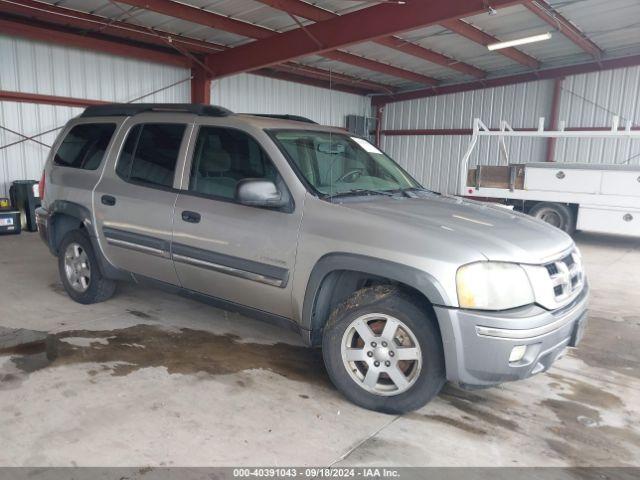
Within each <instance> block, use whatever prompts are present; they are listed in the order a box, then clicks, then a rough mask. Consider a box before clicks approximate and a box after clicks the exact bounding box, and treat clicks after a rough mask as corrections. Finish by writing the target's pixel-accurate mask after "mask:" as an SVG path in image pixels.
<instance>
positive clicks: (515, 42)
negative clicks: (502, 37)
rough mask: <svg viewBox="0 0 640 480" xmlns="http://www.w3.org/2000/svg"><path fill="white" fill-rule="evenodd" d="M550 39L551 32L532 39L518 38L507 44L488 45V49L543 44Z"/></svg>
mask: <svg viewBox="0 0 640 480" xmlns="http://www.w3.org/2000/svg"><path fill="white" fill-rule="evenodd" d="M550 38H551V32H547V33H543V34H541V35H533V36H532V37H524V38H516V39H515V40H507V41H506V42H498V43H491V44H489V45H487V48H488V49H489V50H500V49H502V48H509V47H516V46H518V45H525V44H527V43H535V42H542V41H543V40H549V39H550Z"/></svg>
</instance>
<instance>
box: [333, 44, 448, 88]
mask: <svg viewBox="0 0 640 480" xmlns="http://www.w3.org/2000/svg"><path fill="white" fill-rule="evenodd" d="M322 56H323V57H325V58H329V59H331V60H336V61H338V62H342V63H347V64H349V65H354V66H356V67H360V68H364V69H366V70H372V71H374V72H379V73H384V74H385V75H390V76H392V77H397V78H404V79H405V80H409V81H411V82H415V83H422V84H424V85H438V84H439V83H440V82H439V81H438V80H436V79H435V78H431V77H428V76H426V75H421V74H419V73H415V72H412V71H410V70H405V69H404V68H399V67H394V66H393V65H389V64H386V63H381V62H376V61H375V60H370V59H368V58H365V57H361V56H359V55H353V54H352V53H347V52H341V51H340V50H332V51H329V52H324V53H322Z"/></svg>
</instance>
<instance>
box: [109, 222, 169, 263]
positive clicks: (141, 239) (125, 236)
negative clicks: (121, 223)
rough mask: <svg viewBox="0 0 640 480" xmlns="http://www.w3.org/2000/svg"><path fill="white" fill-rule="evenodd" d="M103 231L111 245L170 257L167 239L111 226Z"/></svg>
mask: <svg viewBox="0 0 640 480" xmlns="http://www.w3.org/2000/svg"><path fill="white" fill-rule="evenodd" d="M102 233H104V236H105V238H106V239H107V243H109V245H115V246H116V247H121V248H126V249H129V250H135V251H138V252H142V253H148V254H150V255H155V256H157V257H164V258H169V257H170V253H169V247H170V245H169V242H167V241H165V240H161V239H159V238H155V237H150V236H148V235H141V234H139V233H133V232H128V231H125V230H119V229H116V228H111V227H104V228H103V229H102Z"/></svg>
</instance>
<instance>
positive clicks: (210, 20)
mask: <svg viewBox="0 0 640 480" xmlns="http://www.w3.org/2000/svg"><path fill="white" fill-rule="evenodd" d="M118 1H119V2H120V3H125V4H127V5H132V6H134V7H138V8H142V9H146V10H151V11H153V12H156V13H161V14H163V15H168V16H171V17H175V18H180V19H182V20H187V21H190V22H193V23H197V24H199V25H205V26H207V27H211V28H215V29H217V30H223V31H225V32H230V33H235V34H237V35H242V36H245V37H249V38H254V39H258V40H265V39H272V38H275V37H278V36H280V35H286V34H287V33H288V32H287V33H284V34H279V33H278V32H276V31H274V30H270V29H268V28H265V27H261V26H259V25H254V24H251V23H248V22H243V21H241V20H236V19H233V18H229V17H226V16H224V15H220V14H218V13H215V12H210V11H208V10H204V9H202V8H197V7H193V6H191V5H186V4H183V3H179V2H176V1H173V0H118ZM308 28H309V27H303V28H299V29H297V30H300V31H302V32H303V33H304V32H306V31H307V29H308ZM305 40H306V41H313V40H314V39H313V38H309V37H308V36H307V35H306V34H305ZM314 44H315V42H314ZM315 46H316V48H318V45H317V44H315ZM236 48H240V47H236ZM233 50H235V48H234V49H233ZM331 53H337V54H338V55H339V56H340V57H341V59H340V61H341V62H343V63H347V64H350V65H357V66H361V65H362V64H364V63H366V64H367V65H368V67H365V68H367V69H368V70H373V71H377V72H381V73H386V74H387V75H392V76H395V77H398V78H404V79H407V80H410V81H413V82H417V83H422V84H424V85H436V84H437V83H438V80H436V79H434V78H431V77H428V76H426V75H419V74H417V73H415V72H411V71H409V70H405V69H402V68H399V67H392V66H390V65H387V64H385V63H381V62H376V61H374V60H369V59H364V58H363V57H359V56H357V55H353V54H350V53H345V52H331ZM325 56H326V57H329V54H328V53H327V55H325ZM285 60H287V59H285ZM275 63H280V62H272V63H270V64H269V65H262V66H260V67H257V68H262V67H265V66H271V65H274V64H275ZM244 71H248V70H244ZM236 73H241V72H236Z"/></svg>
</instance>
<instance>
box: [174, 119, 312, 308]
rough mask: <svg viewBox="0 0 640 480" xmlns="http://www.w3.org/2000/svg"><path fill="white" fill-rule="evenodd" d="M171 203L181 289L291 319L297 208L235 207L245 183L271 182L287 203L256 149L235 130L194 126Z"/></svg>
mask: <svg viewBox="0 0 640 480" xmlns="http://www.w3.org/2000/svg"><path fill="white" fill-rule="evenodd" d="M187 176H188V178H189V183H188V188H187V189H186V191H185V190H182V191H181V192H180V193H179V195H178V198H177V201H176V206H175V212H174V233H173V244H172V253H173V259H174V263H175V268H176V271H177V273H178V277H179V279H180V283H181V284H182V286H183V287H185V288H187V289H189V290H193V291H196V292H200V293H204V294H207V295H210V296H213V297H216V298H221V299H223V300H226V301H230V302H234V303H238V304H241V305H246V306H249V307H252V308H254V309H258V310H262V311H265V312H269V313H272V314H276V315H280V316H283V317H287V318H291V317H292V303H291V283H292V282H291V280H292V278H291V277H292V274H293V268H294V263H295V254H296V247H297V237H298V229H299V228H300V222H301V218H302V206H301V205H300V206H296V205H294V202H293V199H292V198H290V201H289V206H288V207H286V208H279V209H270V208H261V207H252V206H247V205H241V204H239V203H238V202H236V200H235V190H236V186H237V184H238V182H239V181H240V180H242V179H245V178H263V179H267V180H271V181H273V182H274V183H275V184H276V185H277V187H278V188H279V190H280V191H281V192H282V193H283V195H287V196H289V197H290V193H289V190H288V188H287V186H286V184H285V183H284V181H283V180H282V177H281V176H280V173H279V172H278V170H277V169H276V167H275V165H274V164H273V162H272V161H271V159H270V158H269V157H268V155H267V154H266V152H265V151H264V149H263V148H262V147H261V145H260V143H259V142H258V141H257V140H256V139H255V138H253V137H252V136H251V135H250V134H249V133H248V132H246V131H243V130H241V129H238V128H228V127H219V126H209V125H201V126H200V127H199V129H198V131H197V137H196V141H195V146H194V148H193V152H192V155H191V160H190V161H188V162H187V165H186V170H185V178H186V177H187Z"/></svg>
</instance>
